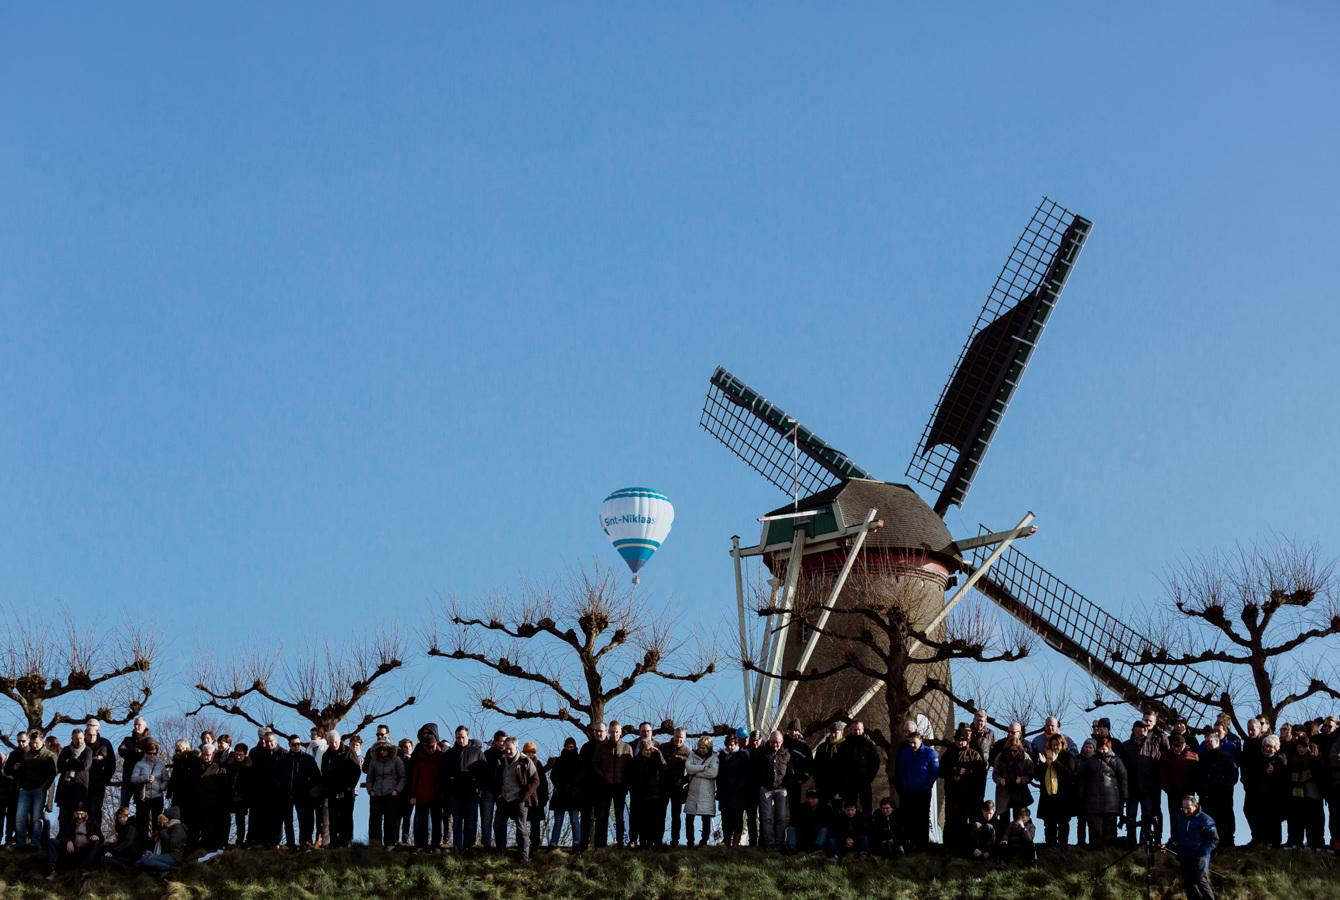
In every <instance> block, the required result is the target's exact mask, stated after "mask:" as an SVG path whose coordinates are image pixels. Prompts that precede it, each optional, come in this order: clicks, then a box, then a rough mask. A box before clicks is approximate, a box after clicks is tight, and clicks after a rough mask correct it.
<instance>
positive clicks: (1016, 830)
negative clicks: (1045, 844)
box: [996, 735, 1060, 866]
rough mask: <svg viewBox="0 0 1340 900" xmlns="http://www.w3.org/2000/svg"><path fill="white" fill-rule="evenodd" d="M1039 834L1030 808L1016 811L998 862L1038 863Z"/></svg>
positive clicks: (998, 846) (999, 846)
mask: <svg viewBox="0 0 1340 900" xmlns="http://www.w3.org/2000/svg"><path fill="white" fill-rule="evenodd" d="M1057 737H1060V735H1057ZM1037 834H1038V826H1037V825H1035V824H1034V823H1033V817H1032V816H1031V815H1030V814H1029V812H1028V807H1026V806H1025V807H1022V808H1021V809H1017V810H1015V813H1014V820H1013V821H1012V822H1010V824H1009V825H1007V826H1005V834H1004V835H1003V836H1002V837H1001V839H1000V843H999V844H998V845H997V846H996V860H997V862H998V863H1001V864H1004V863H1008V862H1018V863H1023V864H1024V865H1029V866H1031V865H1033V864H1034V863H1036V862H1037V861H1038V849H1037Z"/></svg>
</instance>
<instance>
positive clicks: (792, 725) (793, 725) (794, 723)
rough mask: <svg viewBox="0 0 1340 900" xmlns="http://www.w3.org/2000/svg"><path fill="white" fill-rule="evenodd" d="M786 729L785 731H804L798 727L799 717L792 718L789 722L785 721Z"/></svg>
mask: <svg viewBox="0 0 1340 900" xmlns="http://www.w3.org/2000/svg"><path fill="white" fill-rule="evenodd" d="M786 730H787V731H804V730H805V729H803V728H801V727H800V719H792V720H791V721H790V722H787V723H786Z"/></svg>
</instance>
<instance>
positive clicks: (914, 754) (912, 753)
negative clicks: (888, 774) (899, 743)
mask: <svg viewBox="0 0 1340 900" xmlns="http://www.w3.org/2000/svg"><path fill="white" fill-rule="evenodd" d="M939 777H940V757H938V756H936V755H935V751H934V750H932V749H931V748H930V746H929V745H927V744H922V745H921V749H920V750H913V749H912V747H911V746H910V745H906V746H904V747H903V748H902V749H901V750H899V751H898V764H897V766H896V768H895V770H894V778H895V779H896V780H897V786H898V789H899V790H901V791H910V792H912V793H914V794H929V793H930V792H931V788H933V787H935V779H936V778H939Z"/></svg>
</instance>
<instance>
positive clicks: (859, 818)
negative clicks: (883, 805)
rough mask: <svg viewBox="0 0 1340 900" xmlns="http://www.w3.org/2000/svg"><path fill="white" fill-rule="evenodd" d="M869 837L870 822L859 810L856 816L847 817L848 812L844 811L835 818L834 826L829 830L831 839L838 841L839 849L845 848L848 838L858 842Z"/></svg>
mask: <svg viewBox="0 0 1340 900" xmlns="http://www.w3.org/2000/svg"><path fill="white" fill-rule="evenodd" d="M869 836H870V821H869V820H868V819H867V818H866V817H865V813H863V812H861V811H860V810H857V811H856V815H854V816H849V815H847V811H846V810H843V811H842V812H840V813H838V814H837V815H835V816H833V824H832V826H831V827H830V828H829V829H828V837H829V839H830V840H836V841H837V842H838V846H839V847H841V846H843V844H844V843H845V842H846V840H847V838H852V839H853V840H856V839H858V838H863V837H865V838H868V837H869Z"/></svg>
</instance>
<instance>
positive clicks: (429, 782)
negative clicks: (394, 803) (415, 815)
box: [409, 744, 444, 804]
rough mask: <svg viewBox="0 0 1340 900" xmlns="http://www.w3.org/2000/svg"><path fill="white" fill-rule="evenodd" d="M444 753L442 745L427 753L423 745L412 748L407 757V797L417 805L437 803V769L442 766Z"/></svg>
mask: <svg viewBox="0 0 1340 900" xmlns="http://www.w3.org/2000/svg"><path fill="white" fill-rule="evenodd" d="M443 755H444V753H443V750H442V745H441V744H438V745H437V749H436V750H432V751H429V750H428V748H427V747H425V746H424V745H423V744H420V745H419V746H417V747H415V748H414V752H413V753H411V754H410V756H409V795H410V796H411V797H413V798H414V802H415V803H416V804H417V803H435V802H437V794H438V786H437V777H438V769H439V768H441V765H442V757H443Z"/></svg>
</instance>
